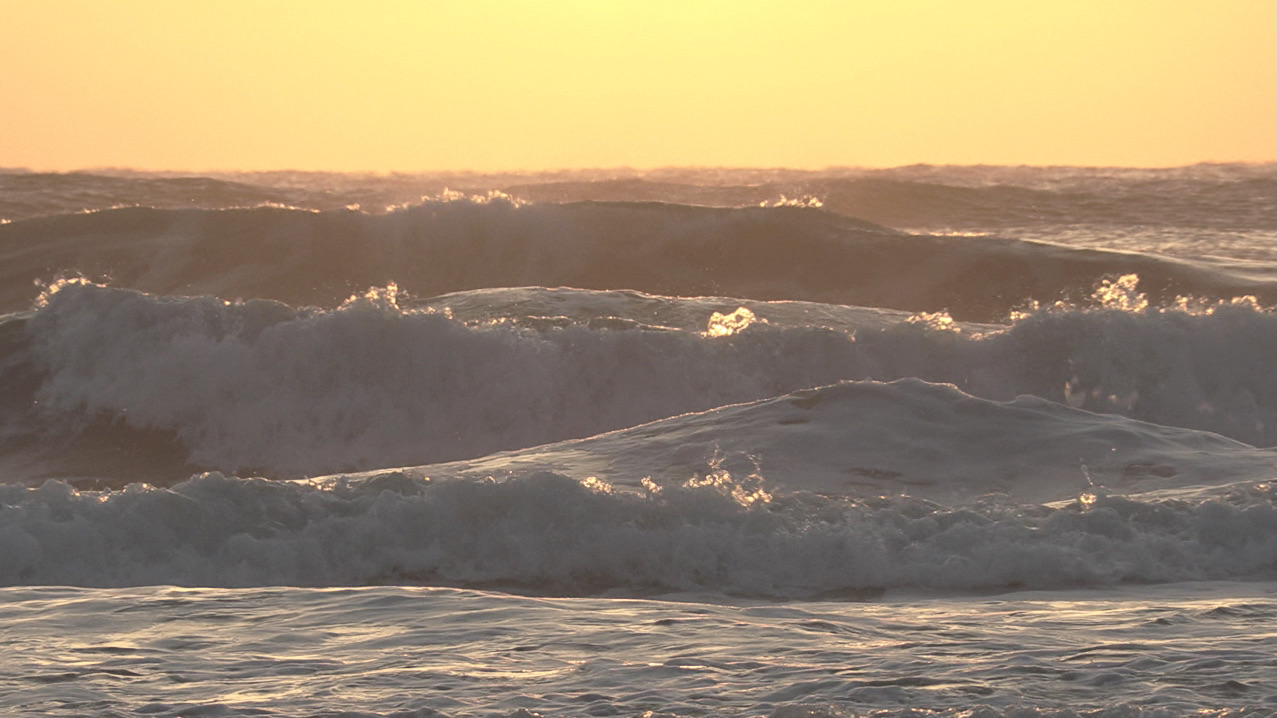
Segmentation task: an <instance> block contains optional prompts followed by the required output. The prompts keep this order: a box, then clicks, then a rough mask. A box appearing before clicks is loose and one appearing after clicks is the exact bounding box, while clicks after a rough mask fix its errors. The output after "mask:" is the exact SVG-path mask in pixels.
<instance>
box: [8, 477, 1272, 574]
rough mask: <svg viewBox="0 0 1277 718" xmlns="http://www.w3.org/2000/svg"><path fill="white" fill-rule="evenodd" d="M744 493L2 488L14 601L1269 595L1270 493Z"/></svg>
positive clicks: (409, 487) (236, 486) (468, 486)
mask: <svg viewBox="0 0 1277 718" xmlns="http://www.w3.org/2000/svg"><path fill="white" fill-rule="evenodd" d="M737 488H740V487H738V486H736V485H734V483H733V481H732V479H731V477H730V476H728V475H723V474H720V475H718V476H716V477H714V479H713V480H712V481H705V480H697V481H692V482H683V483H674V484H670V485H666V486H663V487H662V488H661V490H660V491H659V492H647V493H645V494H631V493H626V492H617V491H612V490H607V489H606V487H601V486H600V485H598V484H597V482H595V485H583V484H582V483H579V482H577V481H574V480H572V479H569V478H566V477H564V476H561V475H557V474H553V473H534V474H531V475H527V476H523V477H518V478H515V479H512V480H509V481H504V482H495V481H491V480H473V481H470V480H458V481H442V482H430V481H422V480H412V479H409V478H407V477H403V476H402V475H396V474H387V475H383V476H378V477H374V478H372V479H370V480H367V481H362V482H338V483H337V484H335V485H332V486H330V487H326V488H325V487H321V486H315V485H309V484H304V483H289V482H271V481H265V480H261V479H252V480H245V479H235V478H229V477H225V476H222V475H220V474H209V475H205V476H200V477H196V478H192V479H190V480H188V481H186V482H183V483H181V484H178V485H176V486H174V487H172V488H170V489H155V488H148V487H144V486H141V485H134V486H130V487H129V488H127V489H125V490H123V491H117V492H108V493H97V492H78V491H75V490H72V489H70V488H69V487H68V486H66V485H65V484H62V483H59V482H50V483H46V484H45V485H44V486H42V487H40V488H36V489H25V488H21V487H15V486H3V487H0V499H2V500H0V504H2V506H0V516H2V517H3V521H2V522H0V527H2V528H0V583H2V584H5V585H23V584H32V585H34V584H51V585H83V586H125V585H153V584H176V585H201V586H255V585H280V584H282V585H311V586H317V585H365V584H376V583H409V584H415V583H420V584H428V585H462V586H490V587H505V588H511V589H519V588H522V589H524V590H532V591H536V592H538V593H552V594H566V595H586V594H597V593H602V592H612V593H616V592H620V593H638V592H647V591H715V592H722V593H727V594H734V595H753V596H768V597H814V596H820V595H832V594H834V593H837V592H846V591H857V590H864V589H881V588H890V587H918V588H937V589H955V590H966V589H989V588H1004V587H1029V588H1063V587H1078V586H1094V585H1106V584H1112V583H1117V582H1124V581H1137V582H1159V581H1185V580H1204V579H1225V578H1230V579H1236V578H1258V577H1265V578H1271V577H1272V576H1273V575H1274V572H1275V571H1277V563H1275V562H1274V556H1277V511H1274V508H1273V503H1272V502H1273V499H1274V494H1273V491H1272V488H1271V487H1270V486H1251V487H1249V489H1248V491H1249V493H1245V497H1246V498H1245V499H1244V500H1241V501H1240V502H1230V501H1220V500H1212V501H1205V502H1185V501H1167V502H1140V501H1134V500H1130V499H1124V498H1119V497H1100V498H1099V499H1097V500H1096V501H1094V502H1092V503H1091V504H1090V505H1089V506H1086V507H1083V506H1081V505H1080V504H1072V505H1069V506H1065V507H1061V508H1056V509H1051V508H1046V507H1031V506H1028V507H1020V508H1015V507H1008V506H1005V505H998V504H994V505H989V506H976V507H967V508H961V509H949V508H945V507H942V506H939V505H937V504H931V503H928V502H924V501H920V500H918V499H910V498H907V497H900V498H895V499H891V498H886V499H878V500H875V501H873V502H869V503H856V502H846V501H840V500H831V499H823V498H821V497H818V496H815V495H811V494H775V495H770V496H768V495H761V494H758V493H756V492H754V491H752V490H751V489H749V487H748V486H745V493H746V497H745V498H744V499H742V494H741V492H738V491H736V489H737Z"/></svg>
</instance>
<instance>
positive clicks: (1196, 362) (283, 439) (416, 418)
mask: <svg viewBox="0 0 1277 718" xmlns="http://www.w3.org/2000/svg"><path fill="white" fill-rule="evenodd" d="M591 297H592V294H591V293H585V294H581V295H578V296H577V299H578V300H579V301H587V300H589V299H590V298H591ZM610 299H611V300H612V301H616V300H617V299H618V297H616V296H612V297H611V298H610ZM619 299H620V300H621V301H622V302H624V301H625V298H624V297H620V298H619ZM636 301H637V303H638V305H645V304H646V303H647V301H648V300H642V299H641V298H640V299H639V300H636ZM666 301H670V302H676V301H677V300H666ZM751 306H752V307H754V309H752V310H749V311H751V313H752V314H754V315H756V318H757V319H758V321H755V322H753V323H752V324H750V325H749V326H743V324H744V323H743V322H742V323H741V324H742V326H741V327H738V328H737V329H736V330H734V331H733V333H732V334H731V335H728V336H707V333H706V332H704V331H703V328H704V327H705V326H706V325H705V324H702V325H701V326H700V327H699V328H698V329H700V330H699V331H686V330H682V329H672V330H671V329H667V330H659V331H644V330H641V329H637V328H631V329H624V328H622V329H608V328H597V327H594V326H591V322H597V321H598V317H597V316H596V317H594V318H592V319H587V320H586V321H585V322H584V323H577V322H574V321H572V320H568V321H566V324H565V325H562V326H550V327H549V328H543V329H533V328H528V327H527V326H521V325H520V323H518V322H516V323H514V324H506V323H496V324H493V323H487V324H467V323H465V322H463V321H462V320H459V319H457V318H450V317H449V316H447V315H446V314H445V313H442V312H430V311H425V312H423V311H415V310H404V309H400V308H399V307H397V306H396V305H395V304H394V302H393V301H389V300H388V299H386V298H385V297H378V296H370V297H364V298H360V299H357V300H354V301H352V302H350V303H348V304H347V305H345V306H343V307H341V308H339V309H336V310H327V311H324V310H294V309H291V308H289V307H287V306H284V305H281V304H278V303H275V302H267V301H252V302H245V303H226V302H223V301H220V300H216V299H211V298H203V299H199V298H196V299H182V298H158V297H152V296H149V295H145V294H140V293H137V292H132V291H127V290H116V289H108V288H104V287H100V286H96V285H92V284H64V285H61V286H59V287H57V288H56V291H52V292H51V293H50V294H49V295H48V298H47V306H43V307H42V308H40V309H39V310H38V311H37V312H36V313H35V315H34V316H33V317H32V318H31V319H30V320H29V322H28V324H27V329H26V333H27V336H28V341H29V342H30V346H31V351H32V352H34V355H33V356H34V361H36V362H37V364H38V365H39V366H40V367H41V369H42V371H43V372H44V374H45V376H44V379H43V380H42V382H41V385H40V386H39V388H38V391H37V392H36V394H35V399H36V401H37V402H38V408H39V411H40V414H39V416H40V417H42V419H41V420H42V421H44V422H65V421H68V420H71V421H77V420H79V421H82V420H83V419H85V418H90V417H99V418H105V419H107V420H111V421H119V422H124V423H125V424H127V425H129V426H132V427H136V428H149V429H161V430H165V431H172V432H175V433H176V434H177V435H178V436H179V437H180V438H181V440H182V441H183V442H184V443H185V445H186V446H187V447H188V449H189V451H190V457H191V460H192V461H193V462H195V463H196V464H197V465H204V466H207V467H211V468H217V469H219V470H223V471H237V470H244V469H252V470H258V471H266V472H269V473H272V474H276V475H281V474H282V475H290V474H291V475H301V474H308V475H315V474H325V473H332V472H335V471H344V470H356V469H369V468H377V467H387V466H403V465H413V464H426V463H437V462H440V461H449V460H456V459H465V458H474V457H479V456H483V455H486V454H489V453H491V452H493V451H498V450H509V449H516V448H522V447H527V446H533V445H537V444H543V443H547V442H551V441H558V440H562V439H566V438H573V437H586V436H591V435H594V434H597V433H600V432H604V431H610V430H615V429H620V428H624V427H628V426H633V425H636V424H639V423H643V422H646V421H651V420H654V419H659V418H662V417H666V416H670V415H675V414H680V413H684V412H688V411H703V410H706V409H709V408H713V407H716V406H721V405H723V404H728V403H736V402H743V401H754V400H758V399H763V398H768V397H772V396H776V395H777V394H781V393H784V392H788V391H793V390H798V389H804V388H808V387H815V386H820V385H824V384H831V383H835V382H838V381H842V380H858V379H879V380H891V379H896V378H900V377H919V378H923V379H926V380H928V381H932V382H947V383H952V384H954V385H956V386H958V387H960V388H961V389H962V390H963V391H965V392H967V393H969V394H972V395H975V396H981V397H986V398H991V399H997V400H1010V399H1013V398H1015V397H1016V396H1017V395H1021V394H1032V395H1035V396H1038V397H1042V398H1045V399H1048V400H1051V401H1056V402H1060V403H1066V404H1069V405H1071V406H1075V407H1078V408H1084V409H1087V410H1091V411H1098V412H1107V413H1115V414H1120V415H1125V416H1130V417H1133V418H1138V419H1141V420H1145V421H1151V422H1155V423H1159V424H1163V425H1167V426H1178V427H1186V428H1192V429H1198V430H1207V431H1214V432H1217V433H1220V434H1224V435H1226V436H1230V437H1233V438H1235V439H1238V440H1241V441H1245V442H1249V443H1252V444H1257V445H1272V444H1274V443H1277V374H1274V373H1273V372H1272V371H1270V370H1269V368H1268V366H1269V363H1270V362H1269V359H1270V357H1272V356H1277V317H1275V316H1274V314H1273V313H1272V312H1266V311H1260V310H1256V309H1255V308H1253V307H1250V306H1247V305H1235V306H1234V305H1228V306H1222V307H1219V308H1216V309H1215V310H1213V311H1210V312H1204V313H1196V314H1194V313H1188V312H1184V311H1179V310H1157V311H1154V310H1146V311H1141V312H1132V311H1122V310H1115V309H1114V310H1075V311H1063V310H1042V311H1039V312H1038V313H1036V314H1033V315H1031V316H1028V317H1026V318H1024V319H1021V320H1019V321H1018V322H1017V323H1015V324H1014V325H1013V326H1011V327H1009V328H1005V329H1001V330H998V331H992V332H985V333H983V334H981V333H972V332H971V331H949V329H951V328H953V327H950V326H946V327H943V328H940V329H936V328H933V327H930V326H928V325H926V324H925V323H923V324H918V323H910V322H907V321H900V320H899V318H898V316H895V315H890V314H886V315H881V317H880V318H879V321H878V322H877V323H876V324H877V325H876V326H862V327H860V328H859V329H844V330H842V331H838V330H830V329H822V328H816V327H811V326H792V325H790V326H786V325H785V324H784V323H783V322H784V317H785V316H787V313H791V314H792V310H793V308H792V307H791V306H789V305H788V304H784V303H782V305H780V308H779V310H777V311H776V312H775V314H774V317H769V316H768V315H769V314H771V313H773V310H772V308H771V307H770V305H769V304H768V303H752V304H751ZM640 308H641V306H640ZM613 309H615V307H613ZM536 311H538V310H535V309H534V312H536ZM635 312H636V313H637V312H638V309H635ZM623 313H624V312H622V314H623ZM611 314H612V312H610V311H609V312H608V315H611ZM525 316H526V315H525ZM708 320H710V317H704V318H703V319H702V321H704V322H708ZM618 326H622V327H624V326H629V327H635V326H640V325H638V324H635V323H630V324H626V323H624V322H621V323H620V324H619V325H618ZM77 417H78V418H77Z"/></svg>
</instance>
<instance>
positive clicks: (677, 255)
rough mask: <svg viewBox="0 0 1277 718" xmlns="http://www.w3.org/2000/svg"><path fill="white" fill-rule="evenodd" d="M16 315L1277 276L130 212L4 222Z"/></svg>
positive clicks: (603, 212) (752, 235)
mask: <svg viewBox="0 0 1277 718" xmlns="http://www.w3.org/2000/svg"><path fill="white" fill-rule="evenodd" d="M0 260H2V264H0V266H2V267H3V269H0V309H3V310H7V311H18V310H22V309H26V308H27V307H29V306H30V303H31V301H32V300H33V299H34V296H35V293H36V292H35V290H34V289H33V283H36V282H41V281H48V280H49V279H51V278H53V277H55V276H60V275H65V274H68V273H79V274H82V275H84V276H86V277H89V278H94V279H107V278H109V281H110V283H111V284H113V285H114V286H119V287H128V288H134V289H139V290H142V291H146V292H149V293H152V294H210V295H216V296H221V297H224V298H227V299H235V298H241V299H254V298H266V299H276V300H280V301H283V302H286V303H289V304H292V305H295V306H301V305H317V306H324V307H333V306H336V305H337V304H339V303H340V302H341V301H343V300H344V299H345V298H347V297H349V296H350V295H351V294H353V293H355V292H358V291H362V290H363V289H364V288H366V287H369V286H385V285H387V284H389V283H391V282H394V283H396V284H397V285H398V286H399V287H400V289H401V290H403V291H405V292H408V293H411V294H414V295H416V296H419V297H430V296H435V295H439V294H444V293H448V292H456V291H464V290H472V289H480V288H487V287H520V286H545V287H556V286H569V287H577V288H584V289H600V290H602V289H631V290H638V291H642V292H649V293H654V294H663V295H670V296H682V297H693V296H706V295H719V296H732V297H740V298H747V299H758V300H803V301H814V302H824V303H833V304H844V305H858V306H872V307H881V308H892V309H900V310H905V311H910V312H923V311H925V312H939V311H948V312H949V313H950V314H951V315H952V316H953V317H954V318H957V319H962V320H970V321H1001V320H1004V319H1005V318H1006V317H1007V316H1008V315H1009V314H1010V313H1011V312H1012V311H1013V310H1015V309H1017V308H1019V307H1022V306H1024V305H1026V304H1030V303H1033V302H1038V303H1043V304H1049V303H1052V302H1056V301H1059V300H1069V299H1080V298H1084V297H1086V296H1087V295H1089V294H1090V292H1091V291H1092V290H1093V288H1094V287H1095V285H1097V284H1098V283H1099V282H1100V281H1101V280H1103V279H1105V278H1113V277H1116V276H1119V275H1126V274H1137V275H1139V277H1140V280H1141V283H1140V289H1141V291H1143V292H1144V293H1145V294H1146V295H1147V296H1148V298H1149V299H1150V300H1151V301H1152V302H1154V303H1155V304H1167V303H1170V302H1173V301H1174V300H1175V299H1176V298H1177V297H1179V296H1194V297H1201V298H1207V299H1229V298H1233V297H1237V296H1243V295H1250V296H1254V297H1256V298H1257V299H1258V301H1259V302H1260V303H1261V304H1264V305H1266V306H1271V305H1272V304H1273V303H1274V302H1275V301H1277V285H1274V283H1273V281H1272V276H1271V275H1272V268H1271V267H1270V266H1269V265H1267V264H1266V263H1260V262H1249V263H1247V262H1241V261H1238V262H1234V263H1232V264H1230V265H1220V264H1218V263H1205V262H1196V261H1191V260H1185V259H1171V258H1167V257H1160V256H1155V255H1146V254H1138V253H1126V252H1112V251H1102V250H1094V249H1070V248H1067V247H1063V246H1058V245H1052V244H1046V243H1039V242H1030V241H1019V240H1014V239H999V238H996V237H980V238H978V240H976V239H973V238H968V237H958V236H932V235H915V234H904V233H901V232H896V231H892V230H889V229H886V228H884V227H881V226H877V225H873V224H869V223H866V222H863V221H859V220H854V219H851V218H848V217H843V216H840V215H837V214H833V213H830V212H826V211H822V210H819V209H812V208H805V207H788V206H781V207H750V208H736V209H724V208H708V207H691V206H681V205H669V204H659V203H580V204H566V205H523V204H519V203H517V202H513V201H510V200H508V199H502V198H498V199H492V200H472V199H454V200H451V201H432V202H426V203H425V204H421V205H418V206H414V207H411V208H408V209H403V210H399V211H395V212H391V213H388V214H380V215H370V214H365V213H362V212H355V211H339V212H312V211H303V210H295V209H282V208H273V207H259V208H256V209H235V210H196V209H187V210H158V209H148V208H125V209H115V210H108V211H103V212H95V213H89V214H80V215H59V216H55V217H47V218H37V219H29V220H25V221H19V222H12V223H9V224H4V225H0Z"/></svg>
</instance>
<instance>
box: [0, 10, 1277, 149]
mask: <svg viewBox="0 0 1277 718" xmlns="http://www.w3.org/2000/svg"><path fill="white" fill-rule="evenodd" d="M1275 28H1277V3H1274V2H1273V1H1272V0H1071V1H1070V2H1060V1H1059V0H1053V1H1051V2H1043V1H1038V0H962V1H959V0H889V1H888V0H872V1H866V2H862V1H859V0H831V1H824V0H795V1H793V2H777V1H776V0H767V1H763V0H536V1H533V0H527V1H523V2H516V1H504V2H503V1H500V0H464V1H463V2H432V1H428V0H420V1H417V2H410V1H408V0H400V1H391V0H382V1H378V0H370V1H369V2H359V3H356V2H328V1H327V0H253V1H247V0H220V1H216V2H214V1H212V0H195V1H192V2H179V1H178V0H163V1H161V0H117V1H111V2H104V1H103V0H42V1H41V2H32V1H31V0H23V1H21V2H19V1H17V0H0V67H3V68H4V69H3V71H2V72H0V98H3V101H2V102H0V167H27V168H32V169H40V170H70V169H84V168H97V167H134V168H140V169H167V170H213V169H227V170H231V169H245V170H261V169H306V170H340V171H378V172H386V171H426V170H535V169H554V168H576V167H618V166H631V167H638V168H644V167H657V166H671V165H689V166H690V165H702V166H788V167H800V168H820V167H826V166H832V165H855V166H893V165H901V164H910V163H917V162H927V163H937V164H939V163H989V164H1085V165H1130V166H1166V165H1179V164H1189V163H1194V162H1201V161H1272V160H1274V158H1275V156H1277V130H1275V129H1274V128H1275V127H1277V29H1275Z"/></svg>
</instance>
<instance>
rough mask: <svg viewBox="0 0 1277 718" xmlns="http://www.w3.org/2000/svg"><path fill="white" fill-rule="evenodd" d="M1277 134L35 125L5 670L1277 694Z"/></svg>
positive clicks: (934, 695)
mask: <svg viewBox="0 0 1277 718" xmlns="http://www.w3.org/2000/svg"><path fill="white" fill-rule="evenodd" d="M1275 302H1277V171H1275V170H1274V167H1273V166H1272V165H1199V166H1194V167H1185V168H1172V169H1163V170H1120V169H1093V168H1010V167H929V166H919V167H907V168H898V169H894V170H853V169H847V170H829V171H825V172H799V171H786V170H768V171H762V170H759V171H746V170H661V171H650V172H645V173H639V172H629V171H625V172H586V171H582V172H570V173H553V174H528V175H395V176H356V175H322V174H302V173H269V174H240V175H208V176H178V175H170V174H154V173H137V172H102V173H97V174H88V173H83V174H38V173H29V172H18V171H8V172H2V173H0V312H3V314H2V315H0V586H3V587H2V588H0V649H2V650H0V712H3V713H4V714H6V715H55V716H72V715H75V716H78V715H109V716H143V715H146V716H196V715H199V716H223V715H225V716H241V715H278V716H338V715H345V716H388V715H412V716H434V715H448V716H470V715H493V716H528V715H542V716H547V717H548V716H579V715H634V716H637V715H650V716H718V715H723V716H780V717H794V718H797V717H800V716H801V717H814V716H853V715H854V716H859V715H883V716H896V715H940V716H971V717H976V716H980V717H983V716H988V717H990V718H993V717H995V716H1073V715H1096V716H1179V715H1210V716H1261V715H1263V716H1267V715H1274V714H1277V658H1275V657H1274V656H1277V512H1275V511H1274V500H1275V499H1277V488H1275V487H1277V484H1275V483H1274V480H1275V479H1277V448H1274V447H1277V371H1274V369H1273V366H1274V364H1273V357H1277V318H1275V316H1277V315H1275V314H1274V310H1273V305H1274V303H1275Z"/></svg>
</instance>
